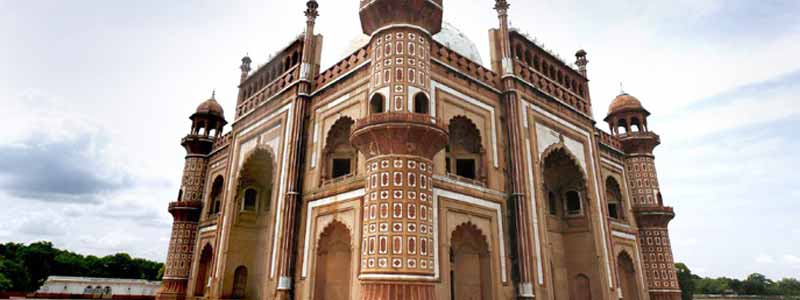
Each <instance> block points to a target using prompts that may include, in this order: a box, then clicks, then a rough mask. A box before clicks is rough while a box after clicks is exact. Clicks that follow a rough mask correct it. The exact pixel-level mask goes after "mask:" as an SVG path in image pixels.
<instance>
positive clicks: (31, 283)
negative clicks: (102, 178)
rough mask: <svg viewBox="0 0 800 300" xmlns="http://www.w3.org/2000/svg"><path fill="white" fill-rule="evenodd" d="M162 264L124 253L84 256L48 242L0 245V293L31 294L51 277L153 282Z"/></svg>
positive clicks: (157, 276)
mask: <svg viewBox="0 0 800 300" xmlns="http://www.w3.org/2000/svg"><path fill="white" fill-rule="evenodd" d="M163 265H164V264H162V263H158V262H153V261H149V260H145V259H140V258H131V256H130V255H128V254H126V253H118V254H114V255H108V256H104V257H102V258H98V257H97V256H93V255H89V256H83V255H80V254H76V253H73V252H69V251H65V250H61V249H57V248H54V247H53V244H52V243H50V242H37V243H33V244H30V245H27V246H26V245H24V244H17V243H5V244H0V291H18V292H32V291H35V290H37V289H38V288H39V287H40V286H41V285H42V283H44V281H45V280H46V279H47V277H48V276H50V275H64V276H86V277H108V278H130V279H147V280H156V279H157V278H159V268H162V267H163Z"/></svg>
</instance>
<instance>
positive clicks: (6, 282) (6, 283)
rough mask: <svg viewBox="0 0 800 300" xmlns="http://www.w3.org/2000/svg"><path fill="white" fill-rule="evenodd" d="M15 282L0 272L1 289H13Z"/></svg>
mask: <svg viewBox="0 0 800 300" xmlns="http://www.w3.org/2000/svg"><path fill="white" fill-rule="evenodd" d="M12 286H13V283H12V282H11V280H10V279H8V278H6V276H5V275H3V274H2V273H0V291H8V290H11V287H12Z"/></svg>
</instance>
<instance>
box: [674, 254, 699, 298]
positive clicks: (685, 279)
mask: <svg viewBox="0 0 800 300" xmlns="http://www.w3.org/2000/svg"><path fill="white" fill-rule="evenodd" d="M675 268H676V269H677V270H678V284H679V285H680V287H681V299H682V300H692V295H693V294H694V280H692V270H689V267H687V266H686V265H685V264H684V263H676V264H675Z"/></svg>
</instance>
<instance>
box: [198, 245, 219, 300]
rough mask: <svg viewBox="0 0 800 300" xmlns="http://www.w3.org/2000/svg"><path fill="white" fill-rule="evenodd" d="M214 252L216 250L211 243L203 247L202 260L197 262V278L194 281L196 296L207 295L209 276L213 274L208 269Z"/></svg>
mask: <svg viewBox="0 0 800 300" xmlns="http://www.w3.org/2000/svg"><path fill="white" fill-rule="evenodd" d="M213 254H214V250H212V249H211V245H209V244H206V245H205V247H203V252H201V254H200V261H198V263H197V277H196V278H197V279H196V280H195V283H194V295H195V296H205V294H206V287H207V286H208V277H209V275H211V274H210V273H209V272H208V271H209V266H210V265H211V258H212V256H213Z"/></svg>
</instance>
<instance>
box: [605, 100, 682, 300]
mask: <svg viewBox="0 0 800 300" xmlns="http://www.w3.org/2000/svg"><path fill="white" fill-rule="evenodd" d="M648 116H650V112H648V111H647V110H646V109H645V108H644V107H643V106H642V103H641V102H640V101H639V99H636V97H633V96H631V95H628V94H626V93H624V92H623V93H622V94H620V95H619V96H617V97H616V98H614V101H612V102H611V105H610V106H609V108H608V116H607V117H606V118H605V121H606V122H607V123H608V124H609V126H610V129H611V132H612V134H613V135H614V136H616V137H617V138H619V140H620V141H621V142H622V147H623V150H624V151H625V171H626V173H627V174H628V176H627V178H628V181H629V182H628V183H629V184H628V186H629V187H630V194H631V195H630V196H631V200H632V205H633V211H634V213H635V215H636V223H637V224H638V226H639V242H640V245H641V251H642V252H641V253H642V262H643V264H642V265H643V267H644V276H645V280H646V282H647V286H648V288H649V290H650V299H651V300H678V299H681V290H680V287H679V286H678V278H677V274H676V272H675V267H674V266H675V262H674V260H673V258H672V246H671V243H670V241H669V229H668V226H669V222H670V221H671V220H672V218H674V217H675V213H674V212H673V210H672V207H669V206H665V205H664V201H663V200H662V198H661V191H660V187H659V184H658V176H657V175H656V165H655V156H654V155H653V149H655V147H656V146H658V145H659V144H660V143H661V139H660V138H659V136H658V135H657V134H655V133H654V132H652V131H650V129H649V127H648V126H647V117H648Z"/></svg>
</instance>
